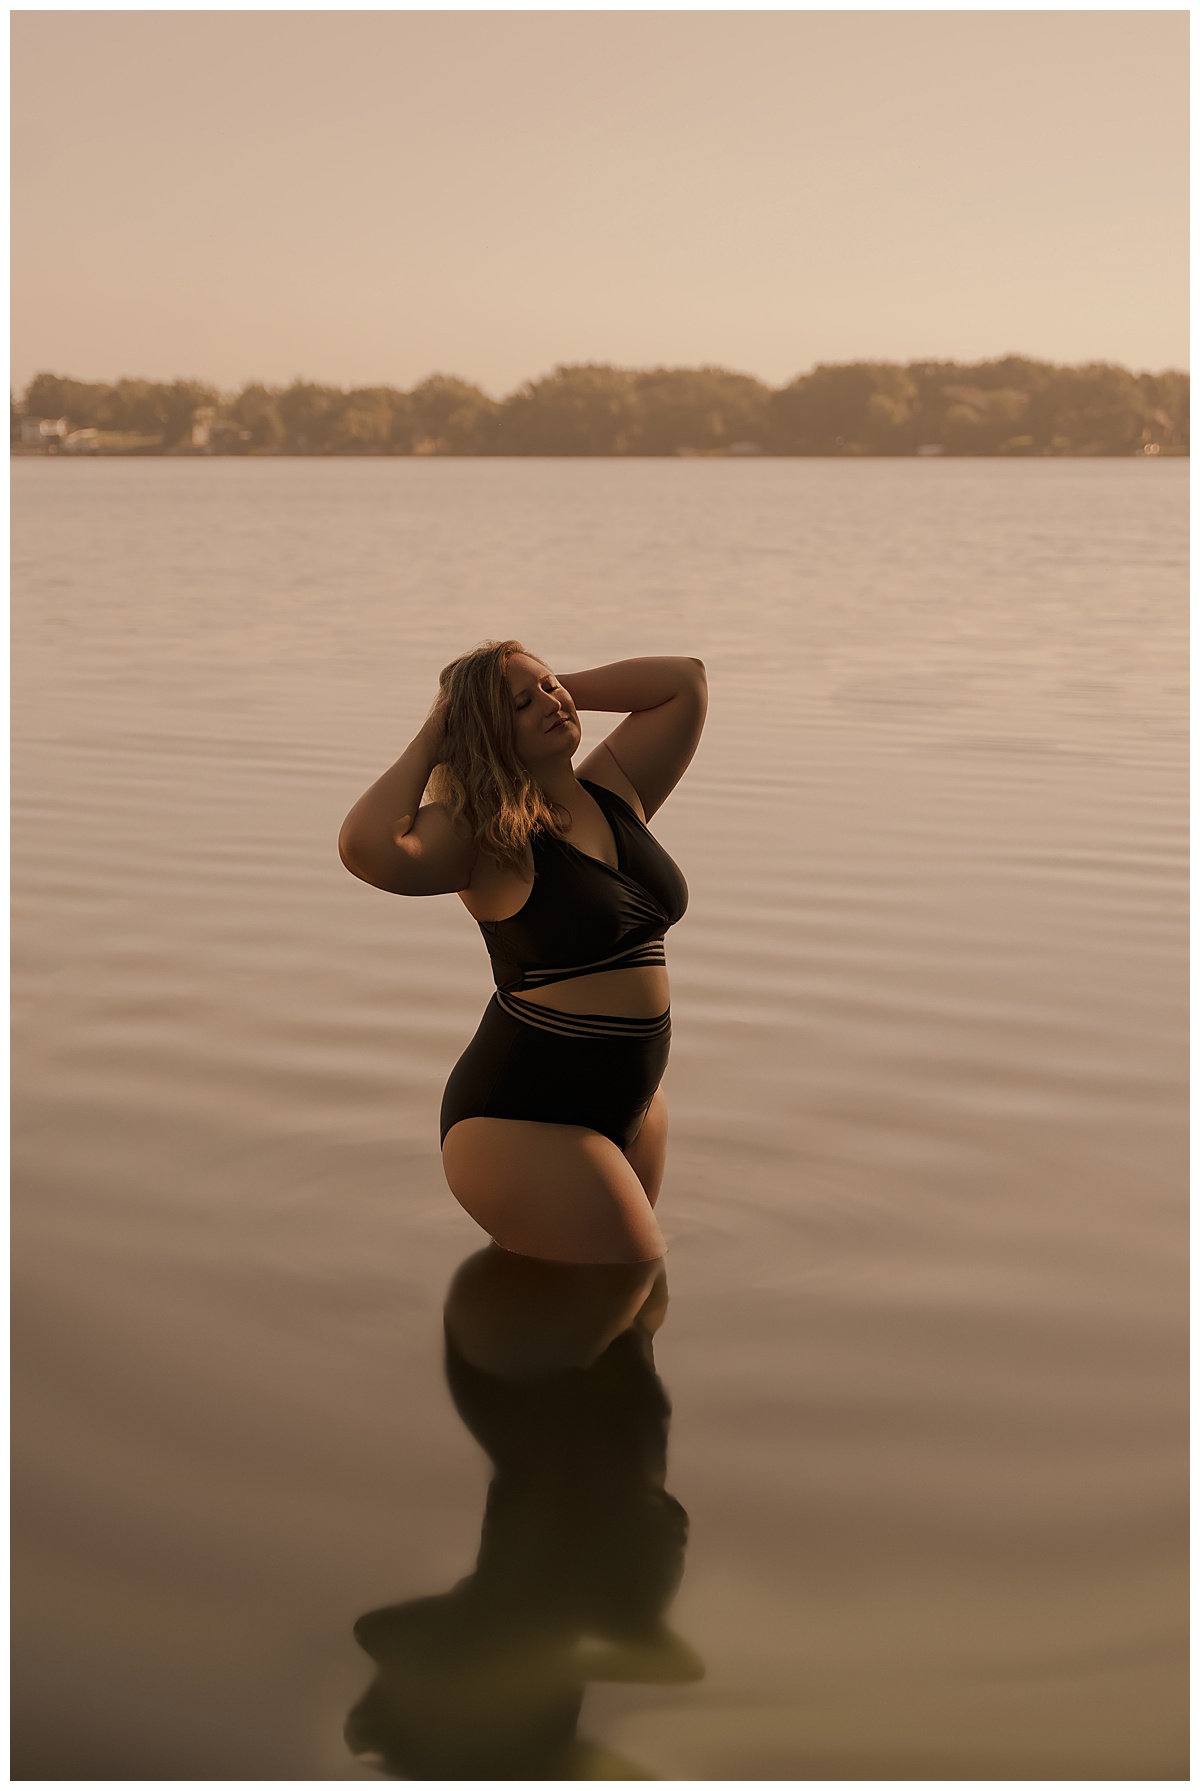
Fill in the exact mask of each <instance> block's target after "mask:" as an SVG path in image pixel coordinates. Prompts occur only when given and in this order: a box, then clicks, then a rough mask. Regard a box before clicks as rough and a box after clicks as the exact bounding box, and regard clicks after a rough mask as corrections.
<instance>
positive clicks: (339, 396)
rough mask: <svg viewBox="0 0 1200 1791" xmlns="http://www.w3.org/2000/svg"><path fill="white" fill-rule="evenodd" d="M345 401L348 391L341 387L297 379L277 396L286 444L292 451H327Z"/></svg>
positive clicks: (300, 452) (318, 452)
mask: <svg viewBox="0 0 1200 1791" xmlns="http://www.w3.org/2000/svg"><path fill="white" fill-rule="evenodd" d="M345 401H346V399H345V393H344V392H342V391H341V390H340V388H339V387H337V386H318V385H312V384H310V383H309V382H308V381H307V380H302V379H297V380H293V382H292V384H291V385H290V386H288V387H287V389H286V391H283V392H280V393H279V395H278V397H277V399H276V407H277V409H278V412H279V417H280V421H281V422H282V423H283V428H284V445H285V446H286V447H287V449H288V450H289V452H291V453H293V454H323V453H325V452H326V450H327V448H328V443H329V438H330V436H331V434H332V433H333V431H334V429H335V428H336V426H337V421H338V418H339V416H340V414H341V411H342V407H343V405H344V404H345Z"/></svg>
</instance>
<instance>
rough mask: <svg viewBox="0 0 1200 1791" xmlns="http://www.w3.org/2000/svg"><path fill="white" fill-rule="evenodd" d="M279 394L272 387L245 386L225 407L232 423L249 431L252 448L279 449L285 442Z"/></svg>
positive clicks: (249, 443)
mask: <svg viewBox="0 0 1200 1791" xmlns="http://www.w3.org/2000/svg"><path fill="white" fill-rule="evenodd" d="M277 400H278V394H277V393H276V392H274V391H273V390H272V389H271V388H270V387H269V386H262V385H257V384H251V385H248V386H243V388H242V390H241V391H240V392H239V393H238V395H237V397H236V398H234V399H233V400H232V401H231V402H230V403H229V404H228V405H226V406H225V407H224V412H225V415H226V416H227V417H228V418H229V420H230V422H232V423H236V424H238V426H239V427H240V428H242V429H245V430H248V431H249V435H250V440H249V442H248V443H247V446H248V447H251V448H277V447H278V446H279V444H280V443H281V442H282V440H283V436H284V427H283V418H282V417H281V416H280V414H279V404H278V402H277Z"/></svg>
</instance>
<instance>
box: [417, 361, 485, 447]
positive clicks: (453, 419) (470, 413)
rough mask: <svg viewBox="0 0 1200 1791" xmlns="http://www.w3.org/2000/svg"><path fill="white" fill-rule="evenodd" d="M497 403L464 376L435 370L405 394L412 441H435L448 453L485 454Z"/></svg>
mask: <svg viewBox="0 0 1200 1791" xmlns="http://www.w3.org/2000/svg"><path fill="white" fill-rule="evenodd" d="M499 412H500V406H499V405H498V404H497V403H496V401H495V399H494V398H489V397H488V395H487V393H486V392H484V391H481V389H480V388H479V387H478V386H474V385H471V384H470V382H469V381H467V380H465V379H455V378H454V377H452V376H451V375H449V374H445V373H435V374H433V375H431V377H430V378H429V379H423V380H422V381H421V383H420V385H417V386H414V387H413V389H412V391H411V392H409V394H408V419H409V427H410V429H411V433H412V437H413V440H414V443H415V442H420V441H426V442H438V443H441V444H442V445H443V447H444V449H445V451H446V452H448V453H451V454H487V453H489V452H490V451H491V450H492V447H493V445H494V441H495V425H496V419H497V417H498V416H499Z"/></svg>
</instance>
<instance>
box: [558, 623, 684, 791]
mask: <svg viewBox="0 0 1200 1791" xmlns="http://www.w3.org/2000/svg"><path fill="white" fill-rule="evenodd" d="M558 681H559V683H560V684H565V685H566V687H567V692H568V694H569V696H570V698H571V701H572V702H573V703H574V705H575V707H576V708H577V709H607V710H615V711H619V712H620V711H624V712H626V714H625V720H624V721H623V722H621V723H619V725H618V726H617V727H615V728H614V729H613V731H612V733H611V734H610V735H609V736H608V738H607V739H606V740H605V741H604V743H603V744H602V745H601V746H597V747H595V748H594V749H593V750H592V751H591V752H590V753H589V754H588V756H587V758H586V759H585V760H584V761H583V763H582V765H580V766H579V768H578V771H579V775H581V776H585V777H586V776H592V775H594V776H595V778H596V781H597V782H598V783H607V782H608V778H607V777H606V775H605V773H606V770H607V766H606V764H605V755H608V757H610V758H611V759H612V760H613V761H614V762H615V764H616V766H617V769H618V771H620V772H622V773H623V774H624V776H625V778H626V780H627V781H628V782H629V783H631V784H632V785H633V787H634V789H635V790H636V792H637V794H638V796H639V798H640V799H641V803H642V808H643V810H644V811H645V815H646V819H647V820H649V818H650V816H651V815H652V814H653V813H654V812H655V810H656V809H659V808H661V807H662V805H663V803H664V802H665V801H666V799H667V797H668V796H669V795H670V794H671V791H672V790H673V789H674V788H675V785H676V784H677V783H678V782H679V780H680V778H681V777H682V776H683V774H684V772H685V771H686V770H687V768H688V766H689V765H690V763H691V761H692V756H693V754H694V753H695V751H696V747H697V746H698V745H699V742H700V735H701V732H702V730H703V728H704V717H705V715H706V713H707V711H708V678H707V675H706V673H705V670H704V662H703V660H701V659H683V658H675V657H662V658H645V659H619V660H617V661H616V662H615V663H614V664H613V665H601V666H596V667H594V668H593V669H592V670H591V671H586V672H565V673H561V674H560V675H559V680H558Z"/></svg>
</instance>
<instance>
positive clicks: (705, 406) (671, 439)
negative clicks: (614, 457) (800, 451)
mask: <svg viewBox="0 0 1200 1791" xmlns="http://www.w3.org/2000/svg"><path fill="white" fill-rule="evenodd" d="M633 400H634V405H633V420H632V425H631V427H630V429H629V431H628V433H627V436H626V441H625V445H624V451H626V452H629V453H635V454H675V453H677V452H678V451H679V449H680V448H694V449H697V450H698V451H700V452H704V451H705V450H713V449H719V448H727V447H729V446H731V444H732V443H734V442H755V443H757V444H761V442H762V440H763V437H764V435H765V434H766V422H767V407H768V403H769V400H770V392H769V390H768V388H767V387H766V386H765V385H763V384H762V382H761V381H760V380H757V379H751V378H750V377H749V375H748V374H744V373H729V372H727V371H726V370H725V369H724V368H723V367H700V368H695V367H656V368H654V369H653V370H652V371H651V372H648V373H637V374H635V375H634V377H633ZM618 451H620V450H618Z"/></svg>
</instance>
